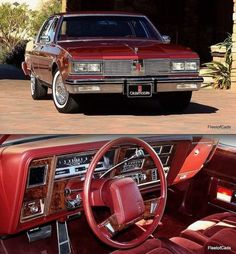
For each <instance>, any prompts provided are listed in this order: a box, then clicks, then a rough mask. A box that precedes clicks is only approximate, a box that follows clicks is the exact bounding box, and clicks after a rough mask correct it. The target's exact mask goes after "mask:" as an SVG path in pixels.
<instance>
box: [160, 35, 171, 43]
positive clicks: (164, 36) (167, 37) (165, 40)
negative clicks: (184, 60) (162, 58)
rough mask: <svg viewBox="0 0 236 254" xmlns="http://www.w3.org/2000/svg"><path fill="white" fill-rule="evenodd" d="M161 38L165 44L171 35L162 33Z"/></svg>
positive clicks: (169, 41)
mask: <svg viewBox="0 0 236 254" xmlns="http://www.w3.org/2000/svg"><path fill="white" fill-rule="evenodd" d="M162 40H163V42H164V43H165V44H170V43H171V37H170V36H169V35H162Z"/></svg>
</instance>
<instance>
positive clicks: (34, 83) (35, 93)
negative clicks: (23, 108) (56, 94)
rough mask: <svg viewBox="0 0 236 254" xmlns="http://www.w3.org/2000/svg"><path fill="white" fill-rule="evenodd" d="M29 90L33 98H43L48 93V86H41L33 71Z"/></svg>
mask: <svg viewBox="0 0 236 254" xmlns="http://www.w3.org/2000/svg"><path fill="white" fill-rule="evenodd" d="M30 90H31V96H32V98H33V99H34V100H42V99H45V98H46V96H47V94H48V88H47V87H46V86H43V85H42V84H41V83H40V81H39V79H38V78H36V76H35V75H34V74H33V73H31V76H30Z"/></svg>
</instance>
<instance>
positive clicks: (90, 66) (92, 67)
mask: <svg viewBox="0 0 236 254" xmlns="http://www.w3.org/2000/svg"><path fill="white" fill-rule="evenodd" d="M72 66H73V72H76V73H101V71H102V67H101V63H73V65H72Z"/></svg>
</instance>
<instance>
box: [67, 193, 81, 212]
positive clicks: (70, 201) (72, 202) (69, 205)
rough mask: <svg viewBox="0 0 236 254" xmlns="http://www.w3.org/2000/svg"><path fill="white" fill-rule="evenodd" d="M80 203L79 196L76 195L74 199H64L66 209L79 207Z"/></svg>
mask: <svg viewBox="0 0 236 254" xmlns="http://www.w3.org/2000/svg"><path fill="white" fill-rule="evenodd" d="M80 205H81V197H80V195H77V196H76V198H75V199H68V200H66V207H67V209H76V208H79V207H80Z"/></svg>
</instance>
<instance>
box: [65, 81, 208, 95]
mask: <svg viewBox="0 0 236 254" xmlns="http://www.w3.org/2000/svg"><path fill="white" fill-rule="evenodd" d="M129 82H132V83H137V84H140V82H150V83H152V84H153V94H156V93H159V92H177V91H179V92H180V91H198V90H199V89H200V88H201V83H202V82H203V78H202V77H183V78H182V77H131V78H115V79H114V78H104V79H66V80H65V85H66V88H67V90H68V92H69V93H71V94H109V93H110V94H125V93H126V86H127V83H129ZM184 84H193V85H196V88H185V89H184V88H183V89H178V88H177V86H178V85H184ZM86 86H88V87H89V86H96V87H98V88H99V89H97V90H96V91H84V90H83V91H79V88H80V87H86Z"/></svg>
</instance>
